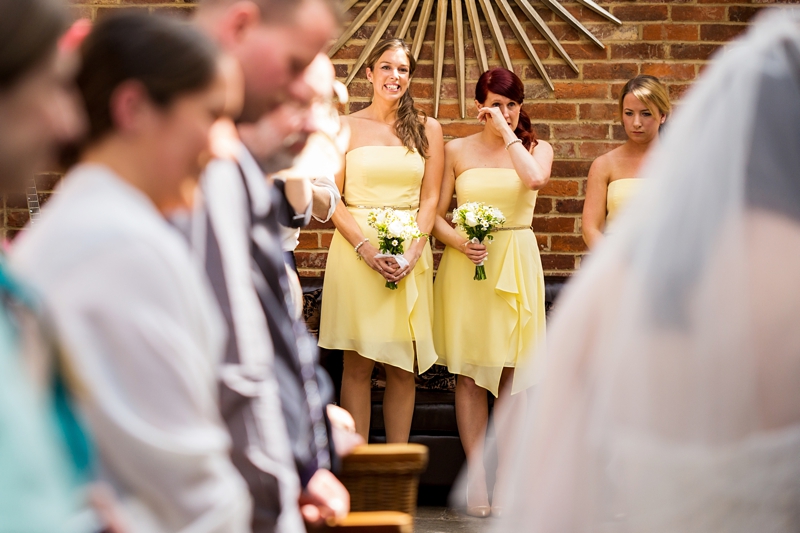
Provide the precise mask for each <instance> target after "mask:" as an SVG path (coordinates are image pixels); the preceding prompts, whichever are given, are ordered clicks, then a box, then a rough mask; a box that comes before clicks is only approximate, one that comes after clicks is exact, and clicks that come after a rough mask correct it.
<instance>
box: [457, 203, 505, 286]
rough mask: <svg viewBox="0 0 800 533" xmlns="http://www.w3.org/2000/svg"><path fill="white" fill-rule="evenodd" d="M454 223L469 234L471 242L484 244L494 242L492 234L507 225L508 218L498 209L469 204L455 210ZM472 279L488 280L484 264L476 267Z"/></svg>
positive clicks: (481, 204) (482, 204) (484, 205)
mask: <svg viewBox="0 0 800 533" xmlns="http://www.w3.org/2000/svg"><path fill="white" fill-rule="evenodd" d="M453 223H454V224H455V225H456V227H457V228H460V229H461V230H462V231H463V232H464V233H466V234H467V237H468V238H469V239H470V241H472V242H474V243H478V242H480V243H482V242H483V240H484V239H486V240H489V241H491V240H492V236H491V235H490V233H491V232H492V230H493V229H495V228H496V227H497V226H502V225H503V224H505V223H506V216H505V215H504V214H503V212H502V211H500V210H499V209H497V208H496V207H492V206H490V205H486V204H484V203H481V202H467V203H465V204H461V205H460V206H458V207H457V208H455V209H453ZM472 279H475V280H482V279H486V269H485V268H484V267H483V262H481V264H480V265H477V266H475V276H473V278H472Z"/></svg>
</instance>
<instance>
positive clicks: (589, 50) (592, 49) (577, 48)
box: [553, 43, 608, 61]
mask: <svg viewBox="0 0 800 533" xmlns="http://www.w3.org/2000/svg"><path fill="white" fill-rule="evenodd" d="M562 46H563V47H564V51H565V52H566V53H567V54H568V55H569V56H570V58H572V60H573V61H577V60H579V59H594V60H598V59H607V58H608V51H607V49H603V48H600V47H599V46H597V45H595V44H594V43H575V44H573V43H564V44H563V45H562ZM553 57H561V56H560V55H558V52H556V51H553Z"/></svg>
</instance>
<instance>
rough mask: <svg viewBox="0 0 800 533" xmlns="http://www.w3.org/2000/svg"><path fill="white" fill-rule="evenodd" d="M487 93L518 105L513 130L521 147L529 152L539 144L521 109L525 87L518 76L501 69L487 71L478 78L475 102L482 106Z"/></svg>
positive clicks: (528, 119) (528, 120)
mask: <svg viewBox="0 0 800 533" xmlns="http://www.w3.org/2000/svg"><path fill="white" fill-rule="evenodd" d="M489 92H493V93H495V94H499V95H500V96H505V97H506V98H508V99H509V100H513V101H515V102H516V103H518V104H519V105H520V109H519V122H518V123H517V129H515V130H514V133H515V134H516V136H517V138H519V139H522V145H523V146H524V147H525V149H526V150H530V149H531V146H536V145H537V144H539V142H538V141H537V140H536V135H535V134H534V133H533V126H532V125H531V118H530V117H529V116H528V114H527V113H526V112H525V110H524V109H523V108H522V100H523V98H524V97H525V86H524V85H523V84H522V80H521V79H519V76H517V75H516V74H514V73H513V72H511V71H510V70H508V69H505V68H502V67H495V68H492V69H489V70H487V71H486V72H484V73H483V74H481V77H480V78H478V83H477V85H476V86H475V100H477V101H478V102H480V103H481V104H483V103H484V102H486V99H487V98H488V96H489Z"/></svg>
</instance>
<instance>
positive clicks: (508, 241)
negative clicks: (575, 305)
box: [433, 68, 553, 516]
mask: <svg viewBox="0 0 800 533" xmlns="http://www.w3.org/2000/svg"><path fill="white" fill-rule="evenodd" d="M524 92H525V90H524V86H523V84H522V81H521V80H520V79H519V78H518V77H517V76H516V75H515V74H514V73H513V72H511V71H509V70H506V69H504V68H494V69H491V70H489V71H487V72H485V73H484V74H483V75H482V76H481V77H480V79H479V80H478V84H477V87H476V88H475V106H476V108H477V112H478V120H479V121H481V122H483V123H484V124H485V127H484V129H483V131H482V132H480V133H476V134H474V135H471V136H469V137H465V138H463V139H456V140H453V141H451V142H449V143H448V144H447V145H446V146H445V171H444V177H443V180H442V190H441V195H440V197H439V198H440V199H439V209H438V216H437V218H436V224H435V226H434V230H433V234H434V236H435V237H436V238H437V239H439V240H440V241H442V242H443V243H445V244H446V245H447V247H446V249H445V251H444V255H443V257H442V262H441V265H440V266H439V271H438V274H437V277H436V282H435V283H434V342H435V346H436V352H437V353H438V354H439V361H438V364H442V365H447V367H448V369H449V370H450V372H453V373H455V374H458V380H457V385H456V417H457V420H458V431H459V434H460V436H461V442H462V444H463V446H464V451H465V452H466V454H467V458H468V471H469V475H468V491H467V512H468V513H469V514H471V515H473V516H488V515H489V514H490V512H491V513H495V514H499V512H500V508H501V507H502V501H501V500H502V496H499V495H498V494H497V492H495V494H494V497H493V498H492V500H493V501H492V507H491V508H490V507H489V496H488V490H487V485H486V472H485V469H484V466H483V441H484V435H485V432H486V425H487V421H488V401H487V395H486V391H487V390H488V391H490V392H491V393H492V394H493V395H494V396H495V397H497V398H498V401H499V402H502V401H503V398H504V397H507V396H508V395H509V394H515V393H519V392H522V391H524V390H525V389H526V388H528V387H529V386H530V383H523V382H521V380H520V379H518V377H515V373H514V369H515V367H516V368H518V367H520V366H523V365H525V364H528V363H530V362H531V360H532V358H533V356H534V352H535V349H536V347H537V345H538V344H539V343H540V342H541V341H542V340H543V338H544V330H545V322H544V277H543V275H542V262H541V259H540V257H539V249H538V247H537V244H536V236H535V235H534V234H533V231H532V230H531V221H532V218H533V210H534V206H535V204H536V195H537V191H538V190H539V189H540V188H542V187H543V186H544V185H545V184H546V183H547V181H548V179H549V178H550V166H551V164H552V162H553V149H552V148H551V146H550V145H549V144H548V143H547V142H545V141H541V140H539V141H537V140H536V138H535V136H534V134H533V131H532V128H531V121H530V118H529V117H528V115H527V114H526V113H525V111H523V110H522V99H523V96H524ZM453 192H455V193H456V197H457V202H458V205H461V204H464V203H465V202H483V203H485V204H488V205H491V206H492V207H495V208H498V209H500V210H501V211H502V212H503V214H504V215H505V217H506V223H505V225H504V226H503V227H502V228H500V229H499V230H497V231H495V232H493V235H492V236H493V240H492V241H487V242H486V243H485V244H474V243H472V242H470V241H469V240H468V239H467V237H466V235H465V234H464V233H463V232H461V231H458V230H456V229H453V228H452V227H451V226H450V224H449V223H448V222H447V221H446V219H445V215H446V214H447V211H448V208H449V206H450V202H451V200H452V198H453ZM489 242H490V244H489ZM481 262H484V266H485V270H486V277H487V279H485V280H481V281H475V280H473V273H474V271H475V265H477V264H480V263H481ZM522 374H523V372H519V373H518V376H520V375H522ZM497 429H498V444H500V441H502V439H503V436H504V430H503V428H501V427H498V428H497ZM498 448H500V446H498ZM499 461H500V468H499V471H500V472H503V471H504V463H503V461H504V454H502V453H500V454H499Z"/></svg>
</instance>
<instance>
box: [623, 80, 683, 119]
mask: <svg viewBox="0 0 800 533" xmlns="http://www.w3.org/2000/svg"><path fill="white" fill-rule="evenodd" d="M629 93H633V95H634V96H635V97H636V98H638V99H639V100H641V102H642V103H643V104H644V105H646V106H647V107H648V109H650V111H651V112H653V113H655V111H658V112H659V113H661V114H662V115H665V116H668V115H669V114H670V112H672V104H671V103H670V101H669V94H668V92H667V88H666V87H664V84H663V83H661V81H659V79H658V78H656V77H655V76H650V75H648V74H641V75H639V76H636V77H635V78H633V79H630V80H628V83H626V84H625V87H623V88H622V94H620V95H619V114H620V116H622V110H623V105H622V101H623V100H625V97H626V96H627V95H628V94H629Z"/></svg>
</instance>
